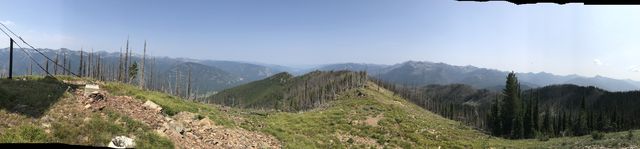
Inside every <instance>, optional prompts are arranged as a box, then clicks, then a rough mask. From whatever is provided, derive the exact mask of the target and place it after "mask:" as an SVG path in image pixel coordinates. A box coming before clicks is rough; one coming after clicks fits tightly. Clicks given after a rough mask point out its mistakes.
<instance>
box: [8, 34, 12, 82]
mask: <svg viewBox="0 0 640 149" xmlns="http://www.w3.org/2000/svg"><path fill="white" fill-rule="evenodd" d="M11 78H13V38H9V79H11Z"/></svg>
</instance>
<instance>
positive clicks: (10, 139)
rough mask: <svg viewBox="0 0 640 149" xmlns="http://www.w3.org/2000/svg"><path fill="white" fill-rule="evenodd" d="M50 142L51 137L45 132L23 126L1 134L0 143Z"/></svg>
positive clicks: (32, 126)
mask: <svg viewBox="0 0 640 149" xmlns="http://www.w3.org/2000/svg"><path fill="white" fill-rule="evenodd" d="M48 140H49V136H48V135H47V134H46V133H45V132H44V130H42V129H41V128H38V127H36V126H34V125H22V126H20V127H18V128H17V129H8V130H6V131H5V132H2V133H0V143H42V142H48Z"/></svg>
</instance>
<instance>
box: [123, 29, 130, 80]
mask: <svg viewBox="0 0 640 149" xmlns="http://www.w3.org/2000/svg"><path fill="white" fill-rule="evenodd" d="M125 51H126V52H125V54H124V77H123V78H127V79H125V80H127V82H126V83H129V82H128V80H129V79H128V78H129V76H128V75H129V37H127V45H126V48H125Z"/></svg>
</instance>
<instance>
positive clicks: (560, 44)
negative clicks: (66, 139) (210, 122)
mask: <svg viewBox="0 0 640 149" xmlns="http://www.w3.org/2000/svg"><path fill="white" fill-rule="evenodd" d="M0 3H1V4H2V5H3V7H2V8H1V9H0V22H2V23H4V24H6V25H8V26H9V27H10V28H11V29H12V30H13V31H14V32H16V33H17V34H19V35H20V36H22V37H23V38H24V39H26V40H27V41H28V42H30V43H31V44H33V45H34V46H35V47H37V48H53V49H57V48H70V49H74V50H79V49H80V48H84V49H94V50H95V51H101V50H102V51H110V52H115V51H119V50H120V48H121V47H124V44H125V41H126V39H127V38H129V39H130V41H131V47H132V48H133V49H134V51H136V52H139V53H141V51H142V47H143V43H144V41H145V40H146V41H147V42H148V49H149V53H150V54H152V55H154V56H169V57H186V58H195V59H212V60H234V61H247V62H260V63H269V64H278V65H285V66H304V65H313V64H329V63H342V62H356V63H375V64H396V63H401V62H404V61H408V60H417V61H431V62H444V63H448V64H453V65H473V66H477V67H485V68H493V69H498V70H505V71H510V70H513V71H516V72H542V71H544V72H550V73H554V74H559V75H568V74H579V75H583V76H589V77H591V76H596V75H600V76H606V77H611V78H616V79H633V80H640V42H639V41H640V6H585V5H582V4H569V5H557V4H536V5H514V4H511V3H507V2H495V1H494V2H483V3H480V2H458V1H453V0H180V1H169V0H153V1H152V0H134V1H130V0H0ZM3 41H7V42H3ZM0 44H6V45H8V39H6V37H4V36H0ZM0 47H4V46H0Z"/></svg>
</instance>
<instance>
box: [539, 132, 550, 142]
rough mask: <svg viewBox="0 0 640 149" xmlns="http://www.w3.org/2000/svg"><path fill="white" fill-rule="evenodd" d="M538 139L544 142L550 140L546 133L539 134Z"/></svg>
mask: <svg viewBox="0 0 640 149" xmlns="http://www.w3.org/2000/svg"><path fill="white" fill-rule="evenodd" d="M538 141H543V142H545V141H549V136H548V135H546V134H541V135H538Z"/></svg>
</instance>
